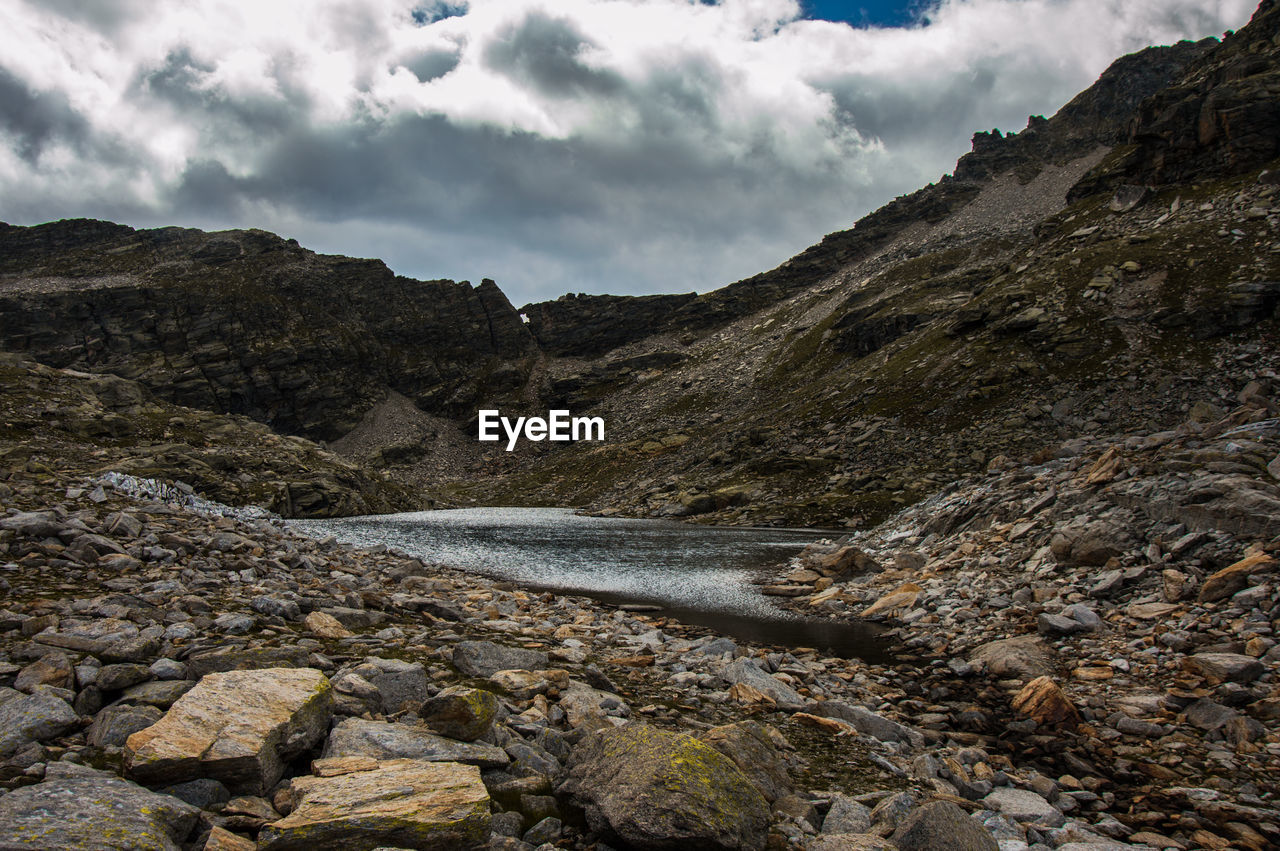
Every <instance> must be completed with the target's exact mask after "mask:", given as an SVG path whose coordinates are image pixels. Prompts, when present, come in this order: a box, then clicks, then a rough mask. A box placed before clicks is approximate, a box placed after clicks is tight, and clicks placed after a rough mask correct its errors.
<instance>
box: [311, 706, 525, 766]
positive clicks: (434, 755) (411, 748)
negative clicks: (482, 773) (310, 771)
mask: <svg viewBox="0 0 1280 851" xmlns="http://www.w3.org/2000/svg"><path fill="white" fill-rule="evenodd" d="M324 755H325V757H326V758H335V757H355V756H363V757H371V758H373V759H383V760H385V759H416V760H420V761H424V762H462V763H467V764H470V765H478V766H480V767H481V768H501V767H503V766H504V765H507V764H508V763H509V762H511V758H510V757H508V756H507V753H506V751H504V750H503V749H502V748H497V747H494V746H493V745H486V744H484V743H482V742H456V741H454V740H453V739H446V738H444V737H443V736H437V735H436V734H435V733H433V732H431V731H430V730H429V729H427V728H426V727H422V726H417V725H411V724H388V723H386V722H384V721H366V720H364V719H363V718H348V719H346V720H345V721H343V722H342V723H341V724H339V725H338V726H337V727H334V728H333V732H332V733H330V734H329V740H328V741H327V742H325V746H324Z"/></svg>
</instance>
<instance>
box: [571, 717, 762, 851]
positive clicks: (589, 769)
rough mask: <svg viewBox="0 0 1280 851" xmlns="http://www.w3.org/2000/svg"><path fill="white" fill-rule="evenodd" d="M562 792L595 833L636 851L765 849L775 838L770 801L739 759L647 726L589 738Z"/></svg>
mask: <svg viewBox="0 0 1280 851" xmlns="http://www.w3.org/2000/svg"><path fill="white" fill-rule="evenodd" d="M558 792H559V794H560V795H561V796H564V797H566V798H567V799H568V800H569V801H570V802H571V803H572V804H574V805H575V806H577V807H580V808H582V810H583V812H584V814H585V815H586V819H587V824H588V825H589V826H590V827H591V829H592V830H595V831H598V832H600V833H601V834H603V835H605V836H606V837H609V838H610V839H611V840H613V841H617V842H620V843H621V844H623V845H626V846H628V847H633V848H644V849H651V851H681V849H688V848H702V849H720V851H730V849H751V851H758V849H762V848H764V846H765V839H766V836H767V833H768V827H769V804H768V802H766V801H765V799H764V796H763V795H761V794H760V792H759V790H757V789H756V787H755V785H754V784H752V782H751V781H750V780H749V779H748V778H747V777H746V775H744V774H743V773H742V772H741V771H740V770H739V769H738V767H737V766H736V765H734V764H733V761H732V760H730V759H729V758H728V757H726V756H725V755H724V754H722V753H720V752H719V751H717V750H715V749H714V748H712V747H711V746H710V745H707V744H706V743H704V742H701V741H699V740H697V739H695V738H694V737H692V736H689V735H685V734H683V733H670V732H666V731H663V730H658V729H656V728H654V727H650V726H648V725H645V724H628V725H626V726H624V727H618V728H614V729H603V730H597V731H595V732H593V733H590V734H589V735H587V736H585V737H584V738H583V740H582V741H581V742H579V743H578V745H577V747H575V748H574V749H573V752H572V753H571V754H570V756H569V765H568V777H567V779H566V780H565V781H564V782H563V783H561V784H560V786H559V789H558Z"/></svg>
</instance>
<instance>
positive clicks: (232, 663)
mask: <svg viewBox="0 0 1280 851" xmlns="http://www.w3.org/2000/svg"><path fill="white" fill-rule="evenodd" d="M250 628H252V624H251V625H250ZM310 656H311V654H310V652H309V651H307V650H304V649H303V648H301V647H247V648H239V647H219V648H217V649H215V650H209V651H206V652H204V653H195V654H192V656H191V657H190V658H189V659H187V676H189V677H191V678H192V679H193V680H198V679H200V678H201V677H203V676H205V675H206V674H214V673H222V672H225V671H249V670H259V669H263V668H303V667H306V664H307V659H309V658H310Z"/></svg>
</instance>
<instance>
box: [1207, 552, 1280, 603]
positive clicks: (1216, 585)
mask: <svg viewBox="0 0 1280 851" xmlns="http://www.w3.org/2000/svg"><path fill="white" fill-rule="evenodd" d="M1275 568H1276V560H1275V559H1274V558H1272V557H1271V556H1269V555H1267V554H1266V553H1254V554H1253V555H1250V556H1246V557H1245V558H1242V559H1240V561H1238V562H1236V563H1235V564H1232V565H1229V566H1227V567H1224V568H1222V570H1219V571H1218V572H1217V573H1213V574H1211V575H1210V576H1209V577H1208V578H1207V579H1205V581H1204V585H1202V586H1200V594H1199V596H1198V597H1197V599H1198V600H1199V601H1200V602H1201V603H1214V602H1217V601H1218V600H1225V599H1226V598H1228V597H1230V596H1231V595H1232V594H1235V593H1236V592H1238V591H1243V590H1244V589H1245V587H1246V586H1247V585H1248V583H1249V577H1250V576H1251V575H1252V574H1255V573H1269V572H1271V571H1273V570H1275Z"/></svg>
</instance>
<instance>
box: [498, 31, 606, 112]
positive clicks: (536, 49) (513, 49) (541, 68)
mask: <svg viewBox="0 0 1280 851" xmlns="http://www.w3.org/2000/svg"><path fill="white" fill-rule="evenodd" d="M592 46H593V45H592V44H591V42H590V40H588V39H587V38H586V37H585V36H583V35H582V34H581V33H580V32H579V31H578V29H577V27H575V26H574V24H573V22H572V21H569V20H567V19H565V18H554V17H551V16H550V15H548V14H546V13H545V12H541V11H538V12H531V13H529V14H528V15H527V16H525V18H524V19H523V20H522V21H520V22H519V23H516V24H513V25H512V26H510V27H508V28H507V29H506V30H505V31H503V32H502V33H500V34H499V35H498V37H497V38H496V39H494V40H493V41H492V42H491V43H490V44H489V47H488V49H487V50H486V51H485V60H486V62H487V63H488V64H489V66H490V67H491V68H493V69H494V70H496V71H501V72H503V73H505V74H508V75H511V76H515V77H518V78H522V79H526V80H528V81H529V82H530V83H532V84H533V85H534V86H536V87H537V88H538V89H539V90H541V91H542V92H543V93H545V94H549V95H554V96H557V97H570V96H582V95H587V96H592V95H604V96H608V95H612V94H615V93H617V92H619V91H621V90H622V89H623V87H624V83H623V80H622V78H621V77H620V76H619V75H618V74H616V73H612V72H609V71H600V70H596V69H594V68H590V67H588V66H587V65H585V64H583V62H582V58H581V56H582V53H583V51H584V50H586V49H587V48H589V47H592Z"/></svg>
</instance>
